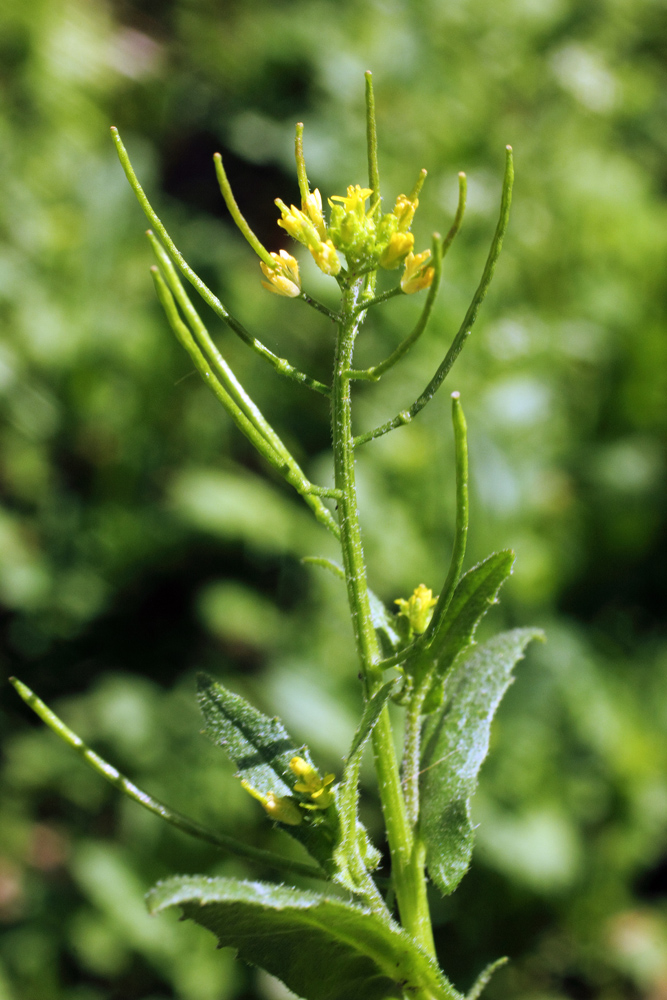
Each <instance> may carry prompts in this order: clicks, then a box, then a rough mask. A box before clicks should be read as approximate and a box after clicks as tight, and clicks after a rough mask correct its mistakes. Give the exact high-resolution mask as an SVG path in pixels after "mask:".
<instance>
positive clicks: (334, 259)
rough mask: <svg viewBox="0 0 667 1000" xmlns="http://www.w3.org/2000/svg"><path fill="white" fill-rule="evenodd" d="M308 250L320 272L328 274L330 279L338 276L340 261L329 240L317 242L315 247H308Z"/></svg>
mask: <svg viewBox="0 0 667 1000" xmlns="http://www.w3.org/2000/svg"><path fill="white" fill-rule="evenodd" d="M308 249H309V250H310V252H311V254H312V255H313V260H314V261H315V263H316V264H317V266H318V267H319V269H320V271H324V273H325V274H329V275H331V276H332V277H335V275H337V274H338V272H339V271H340V259H339V257H338V254H337V253H336V248H335V246H334V245H333V243H332V242H331V240H326V241H325V242H319V243H318V244H317V246H309V247H308Z"/></svg>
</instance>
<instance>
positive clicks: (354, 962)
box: [148, 876, 460, 1000]
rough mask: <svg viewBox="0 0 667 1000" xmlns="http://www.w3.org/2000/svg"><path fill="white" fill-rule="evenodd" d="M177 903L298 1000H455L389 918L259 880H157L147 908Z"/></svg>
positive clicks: (426, 959) (432, 967) (431, 964)
mask: <svg viewBox="0 0 667 1000" xmlns="http://www.w3.org/2000/svg"><path fill="white" fill-rule="evenodd" d="M169 906H180V907H181V908H182V910H183V913H184V915H185V916H186V917H188V918H190V919H191V920H195V921H196V922H197V923H199V924H201V925H202V926H203V927H207V928H208V929H209V930H210V931H213V933H214V934H215V935H216V936H217V937H218V940H219V942H220V945H221V946H222V947H224V946H229V947H232V948H236V949H237V951H238V953H239V955H240V956H241V958H243V959H244V960H245V961H247V962H250V963H252V964H253V965H259V966H261V968H263V969H266V970H267V971H268V972H270V973H271V974H272V975H274V976H277V977H278V978H279V979H281V980H282V981H283V982H284V983H285V985H286V986H288V987H289V989H291V990H294V991H295V992H296V993H298V995H299V996H301V997H304V998H305V1000H352V998H357V997H358V998H360V1000H361V998H362V997H363V1000H391V998H395V1000H400V998H402V997H404V996H405V995H408V996H413V995H418V996H428V997H431V998H432V1000H460V994H459V993H458V992H457V990H455V989H454V987H453V986H452V985H451V984H450V983H449V982H448V981H447V980H446V979H445V977H444V976H443V975H442V973H441V972H440V971H439V969H438V968H437V966H436V964H435V962H434V961H433V960H432V959H430V958H429V957H427V956H426V955H425V954H424V953H423V952H421V951H420V950H419V949H418V948H417V947H416V945H415V944H413V942H412V940H411V939H410V937H409V936H408V935H407V934H406V933H405V931H403V930H401V929H400V928H399V927H398V926H397V925H396V924H395V923H394V922H393V921H384V920H381V919H380V918H379V917H376V916H374V915H373V914H371V913H370V912H369V911H368V910H364V909H362V908H361V907H359V906H355V905H353V904H351V903H347V902H345V901H343V900H341V899H336V898H330V897H327V896H324V895H320V894H318V893H313V892H303V891H301V890H298V889H290V888H287V887H285V886H275V885H270V884H267V883H263V882H239V881H236V880H234V879H224V878H204V877H197V876H194V877H193V876H186V877H180V878H172V879H168V880H167V881H166V882H162V883H158V885H156V886H155V888H154V889H152V890H151V892H150V893H149V895H148V908H149V910H150V912H151V913H159V912H160V911H161V910H164V909H165V908H167V907H169Z"/></svg>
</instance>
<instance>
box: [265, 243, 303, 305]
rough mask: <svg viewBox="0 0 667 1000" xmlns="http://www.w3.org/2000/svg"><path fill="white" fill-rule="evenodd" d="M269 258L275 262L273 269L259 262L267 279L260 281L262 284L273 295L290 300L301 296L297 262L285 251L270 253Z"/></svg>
mask: <svg viewBox="0 0 667 1000" xmlns="http://www.w3.org/2000/svg"><path fill="white" fill-rule="evenodd" d="M271 257H272V258H273V260H275V262H276V264H275V267H269V265H268V264H265V263H264V262H263V261H261V262H260V265H259V266H260V267H261V269H262V272H263V274H264V276H265V277H266V278H267V279H268V280H267V281H262V284H263V285H264V287H265V288H268V290H269V291H270V292H274V294H275V295H285V296H287V297H288V298H290V299H294V298H296V296H297V295H300V294H301V279H300V277H299V265H298V263H297V261H296V260H295V258H294V257H292V256H291V254H288V253H287V251H286V250H281V251H280V252H279V253H272V254H271Z"/></svg>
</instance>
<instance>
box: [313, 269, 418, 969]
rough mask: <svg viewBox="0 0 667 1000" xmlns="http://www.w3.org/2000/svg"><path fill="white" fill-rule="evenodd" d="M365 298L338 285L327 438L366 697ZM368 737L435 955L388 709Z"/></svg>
mask: <svg viewBox="0 0 667 1000" xmlns="http://www.w3.org/2000/svg"><path fill="white" fill-rule="evenodd" d="M362 294H363V280H362V279H357V280H356V281H355V282H353V283H352V284H351V285H349V286H344V287H343V302H342V309H341V317H342V318H341V322H340V324H339V327H338V338H337V344H336V357H335V365H334V378H333V387H332V435H333V450H334V472H335V484H336V489H338V490H340V491H341V494H342V498H341V500H340V501H339V504H338V511H339V524H340V532H341V538H340V540H341V549H342V555H343V566H344V569H345V579H346V583H347V592H348V601H349V606H350V612H351V617H352V625H353V630H354V637H355V643H356V647H357V654H358V656H359V661H360V665H361V672H362V676H363V679H364V685H365V689H366V696H367V698H369V697H371V696H372V695H373V694H374V693H375V691H376V690H377V689H378V688H379V687H380V686H381V684H382V671H381V669H380V668H379V662H380V659H381V654H380V647H379V643H378V639H377V635H376V633H375V628H374V626H373V622H372V619H371V610H370V602H369V596H368V583H367V579H366V567H365V563H364V556H363V549H362V543H361V528H360V524H359V510H358V504H357V493H356V482H355V473H354V444H353V435H352V411H351V398H350V377H349V374H348V372H349V370H350V368H351V366H352V357H353V352H354V342H355V338H356V336H357V333H358V330H359V325H360V323H361V321H362V318H363V315H364V314H363V313H360V314H359V313H357V312H356V307H357V305H358V303H359V298H360V296H361V295H362ZM372 740H373V750H374V754H375V766H376V770H377V775H378V784H379V791H380V799H381V802H382V809H383V813H384V817H385V823H386V827H387V839H388V841H389V850H390V854H391V866H392V879H393V884H394V887H395V890H396V899H397V902H398V908H399V913H400V916H401V921H402V923H403V926H404V927H405V929H406V930H407V931H408V932H409V933H410V934H412V936H413V937H414V938H415V939H416V940H417V941H418V942H419V943H420V945H421V946H422V947H423V948H424V949H425V950H426V951H427V952H428V953H429V954H434V944H433V932H432V928H431V920H430V914H429V910H428V902H427V899H426V883H425V879H424V869H423V859H422V861H421V864H420V861H419V856H418V853H415V841H414V837H413V834H412V831H411V828H410V822H409V819H408V815H407V811H406V807H405V800H404V798H403V792H402V789H401V781H400V776H399V770H398V761H397V759H396V751H395V748H394V739H393V733H392V727H391V722H390V719H389V712H388V709H387V707H386V706H385V707H384V708H383V709H382V712H381V714H380V717H379V719H378V721H377V723H376V725H375V728H374V729H373V735H372Z"/></svg>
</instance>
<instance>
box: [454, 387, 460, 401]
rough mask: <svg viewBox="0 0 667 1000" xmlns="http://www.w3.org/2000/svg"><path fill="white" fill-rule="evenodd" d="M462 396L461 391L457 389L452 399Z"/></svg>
mask: <svg viewBox="0 0 667 1000" xmlns="http://www.w3.org/2000/svg"><path fill="white" fill-rule="evenodd" d="M460 398H461V393H460V392H459V391H458V389H457V390H456V391H455V392H453V393H452V399H460Z"/></svg>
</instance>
